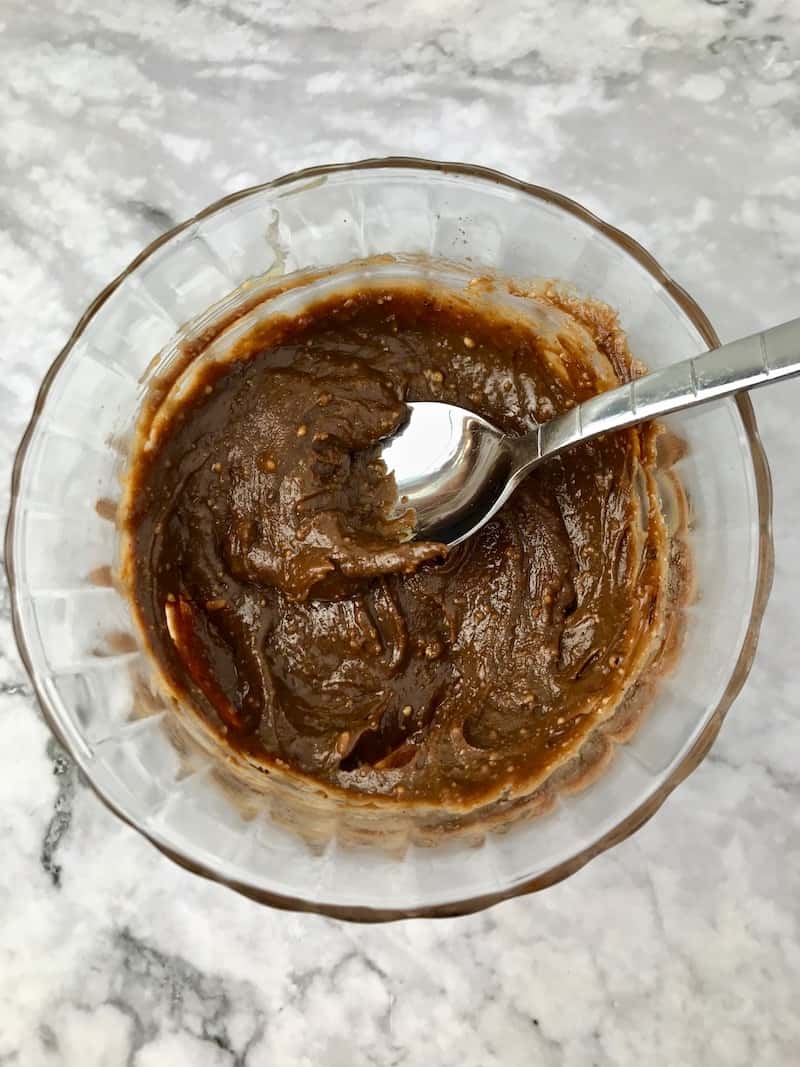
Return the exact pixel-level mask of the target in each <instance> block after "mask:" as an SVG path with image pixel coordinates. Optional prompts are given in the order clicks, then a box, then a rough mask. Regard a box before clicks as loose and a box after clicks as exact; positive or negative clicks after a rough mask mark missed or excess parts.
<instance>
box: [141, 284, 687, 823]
mask: <svg viewBox="0 0 800 1067" xmlns="http://www.w3.org/2000/svg"><path fill="white" fill-rule="evenodd" d="M530 308H531V313H530V315H527V316H526V315H521V314H517V313H515V314H512V313H511V312H507V311H501V310H500V309H499V308H497V307H495V308H494V309H493V310H492V309H491V308H490V307H489V306H488V305H482V306H478V305H477V304H476V305H474V306H473V305H471V304H470V303H469V302H468V301H466V300H465V299H463V298H462V296H461V295H459V294H451V293H448V292H445V291H443V290H436V289H428V290H424V289H422V288H420V287H419V285H418V284H415V285H411V284H409V285H405V286H403V285H401V284H399V283H398V284H397V285H395V286H393V287H390V288H386V287H384V288H372V289H365V290H363V291H348V292H342V293H340V294H339V295H337V296H336V297H330V298H328V299H326V300H325V301H324V302H320V303H317V304H316V305H314V306H313V307H312V308H311V309H310V310H308V311H307V312H306V313H304V314H303V315H300V316H298V317H296V318H293V319H291V318H284V319H278V320H276V321H274V322H272V323H271V324H269V325H268V326H267V327H261V328H260V329H259V331H258V332H257V333H254V334H253V335H252V336H250V337H248V338H246V339H245V341H243V342H240V343H239V346H238V349H237V351H236V352H235V358H232V359H230V360H228V361H226V362H224V363H219V364H210V365H209V366H207V367H205V368H204V369H203V370H202V371H199V372H198V373H197V374H196V375H195V377H194V379H193V382H192V387H191V388H190V389H188V390H186V391H185V395H183V396H182V397H181V400H180V402H179V403H173V405H172V408H171V409H170V411H169V413H168V416H167V415H165V414H164V413H163V412H162V413H161V415H160V417H159V419H158V420H157V428H156V423H153V424H152V426H151V427H150V429H149V433H148V435H147V439H146V442H144V443H142V444H141V445H140V447H139V448H138V451H137V454H136V456H135V458H134V461H133V464H132V468H131V472H130V476H129V491H128V500H129V502H130V503H129V507H128V512H127V515H126V517H125V522H126V529H127V534H128V543H129V546H130V549H129V559H128V560H127V568H128V575H129V581H130V587H131V592H132V596H133V599H134V604H135V607H136V611H137V613H138V616H139V619H140V623H141V626H142V629H143V631H144V633H145V634H146V638H147V641H148V643H149V645H150V648H151V651H152V653H153V654H154V656H155V657H156V659H157V661H158V664H159V666H160V669H161V673H162V675H163V676H165V677H166V678H167V679H168V681H169V685H170V687H171V688H172V690H173V691H175V692H177V693H178V694H179V695H180V696H181V697H182V698H183V699H184V700H186V701H187V702H189V703H190V704H191V705H192V706H193V707H194V709H195V710H196V712H197V714H199V715H201V716H203V717H205V719H206V720H207V722H208V723H209V724H211V726H212V727H213V728H214V729H215V730H216V731H217V732H218V734H219V735H220V736H222V737H223V738H224V739H225V741H226V743H227V744H229V745H230V746H233V747H234V748H236V749H238V750H240V751H242V752H244V753H246V755H247V756H248V758H249V759H250V760H251V761H253V762H255V763H256V764H259V765H262V766H264V767H265V768H269V767H270V766H274V765H279V766H280V767H281V768H283V769H284V770H286V771H288V773H294V774H296V775H298V776H301V777H305V778H308V779H312V780H315V781H317V782H319V783H322V784H323V785H325V786H327V787H332V788H334V789H336V790H344V791H348V792H355V793H358V794H361V795H364V794H367V795H370V796H373V797H375V798H378V797H383V798H385V799H386V800H387V801H389V800H391V799H393V798H394V799H398V800H402V803H404V804H409V803H415V802H419V803H425V804H429V805H434V806H438V805H441V806H443V807H448V808H453V809H456V810H466V809H469V808H473V807H476V806H478V805H481V804H484V803H486V802H488V801H490V800H492V799H493V798H496V797H498V796H501V795H514V794H517V793H521V792H529V791H530V790H531V789H533V788H535V787H536V785H537V784H539V783H541V782H542V781H544V780H545V779H546V778H547V776H548V775H549V774H551V773H552V772H553V770H554V769H555V768H557V767H559V766H560V765H562V764H563V763H564V762H565V761H566V760H568V759H569V758H570V756H572V755H573V754H574V753H576V752H578V751H579V749H580V747H581V745H582V744H583V743H584V741H585V740H586V739H587V738H588V737H589V736H590V735H591V734H592V732H593V731H594V730H596V729H597V728H598V726H599V725H600V724H601V723H603V722H604V721H605V720H607V719H609V717H610V716H612V715H613V714H614V713H615V712H616V711H617V709H618V708H619V706H620V704H621V702H622V701H623V700H624V699H626V697H628V696H629V695H630V693H631V691H632V690H633V689H635V688H636V686H637V685H639V684H640V682H641V679H642V678H643V676H644V674H645V672H647V671H648V669H650V668H651V667H652V665H653V663H654V662H655V661H656V660H657V658H658V656H659V655H660V653H661V651H662V649H663V647H664V645H665V642H666V641H667V640H668V636H669V634H668V631H669V607H668V596H669V590H668V574H669V560H668V555H669V551H668V550H669V545H668V537H667V532H666V529H665V524H664V518H663V515H662V513H661V508H660V506H659V503H658V497H657V491H656V482H655V478H654V468H655V462H656V442H657V437H658V430H657V428H656V427H655V426H653V425H645V426H642V427H639V428H636V429H631V430H626V431H623V432H619V433H616V434H612V435H608V436H606V437H605V438H601V439H599V440H595V441H592V442H590V443H587V444H585V445H583V446H580V447H578V448H575V449H573V450H572V451H571V452H568V453H566V454H564V455H562V456H561V457H559V458H556V459H553V460H551V461H550V462H548V463H547V464H545V465H543V466H542V467H540V468H539V469H538V470H536V471H535V472H534V473H533V474H532V475H531V476H529V477H528V478H527V480H526V481H525V482H524V483H523V484H522V485H521V486H520V488H519V489H518V490H517V491H516V492H515V493H514V494H513V496H512V497H511V498H510V500H509V501H508V503H507V504H506V505H505V507H504V508H503V509H502V510H501V511H500V513H499V514H498V515H497V516H496V517H495V518H494V519H493V520H492V521H491V522H490V523H489V524H488V525H487V526H485V527H484V528H483V529H482V530H480V532H479V533H477V534H476V535H475V536H473V537H472V538H470V539H469V540H467V541H466V542H464V543H463V544H461V545H459V546H458V547H457V548H455V549H452V550H451V551H449V552H448V551H447V550H446V549H445V547H444V546H443V545H440V544H435V543H426V542H417V541H414V540H410V539H409V537H410V531H411V529H412V526H413V516H410V515H407V514H404V513H403V509H402V507H398V506H397V503H398V502H397V501H396V499H395V496H396V494H395V491H394V485H393V482H392V479H391V478H390V477H387V475H386V471H385V469H384V468H383V466H382V464H381V463H380V462H379V461H378V460H377V459H376V448H375V446H376V444H377V442H378V441H380V440H381V438H383V437H385V436H387V435H389V434H391V433H393V432H394V431H395V430H396V429H397V428H398V427H399V426H401V425H402V423H403V420H404V418H405V404H406V402H408V401H414V400H442V401H445V402H448V403H454V404H459V405H462V406H464V407H468V408H470V409H472V410H474V411H476V412H479V413H480V414H481V415H483V416H484V417H486V418H488V419H489V420H491V421H492V422H494V423H495V424H496V425H498V426H500V427H501V428H502V429H503V430H505V431H507V432H509V433H522V432H524V431H526V430H528V429H530V427H531V426H532V425H533V422H534V420H538V421H543V420H545V419H548V418H551V417H552V416H553V415H555V414H557V413H559V412H561V411H564V410H565V409H567V408H569V407H571V406H573V405H574V404H576V403H577V402H579V401H581V400H584V399H586V398H587V397H589V396H591V395H593V394H595V393H597V392H599V391H601V390H604V389H607V388H610V387H612V386H614V385H616V384H618V383H619V382H620V381H623V380H626V379H628V378H630V377H631V375H632V374H633V373H634V366H633V362H632V359H631V357H630V354H629V352H628V349H627V345H626V342H625V339H624V336H623V334H622V333H621V331H620V329H619V326H618V324H617V322H616V319H615V317H614V315H613V313H612V312H611V311H610V310H609V309H608V308H606V307H604V306H602V305H598V304H594V303H591V302H579V301H577V300H571V299H569V298H567V297H565V296H564V295H563V293H561V292H560V291H557V290H556V289H554V288H553V289H544V290H543V291H542V292H540V293H538V294H537V295H536V297H535V298H532V299H531V301H530Z"/></svg>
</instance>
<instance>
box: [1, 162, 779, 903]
mask: <svg viewBox="0 0 800 1067" xmlns="http://www.w3.org/2000/svg"><path fill="white" fill-rule="evenodd" d="M385 253H392V254H395V255H400V256H408V255H411V256H414V255H423V256H428V257H434V258H442V259H444V260H447V261H449V262H450V263H452V264H456V265H459V264H461V265H462V266H465V267H467V268H468V269H469V270H470V271H475V272H479V270H480V269H481V268H489V269H490V270H492V271H495V272H499V273H502V274H505V275H509V276H511V277H516V278H530V277H534V276H535V277H544V278H559V279H563V280H565V281H568V282H570V283H572V284H574V286H575V287H577V289H578V290H579V291H581V292H582V293H584V294H586V295H589V296H595V297H598V298H600V299H602V300H604V301H607V302H608V303H609V304H611V305H612V306H613V307H615V308H616V309H617V310H618V311H619V313H620V318H621V322H622V325H623V327H624V329H625V330H626V332H627V334H628V338H629V341H630V345H631V349H632V351H633V353H634V355H635V356H637V357H639V358H640V359H642V360H643V361H644V362H645V363H646V364H647V365H648V366H650V367H659V366H663V365H664V364H666V363H670V362H673V361H676V360H680V359H684V358H685V357H687V356H690V355H693V354H696V353H699V352H702V351H704V350H706V349H707V348H709V347H712V346H714V345H715V344H717V343H718V341H717V338H716V335H715V334H714V331H713V329H712V327H711V325H710V324H709V322H708V320H707V319H706V318H705V316H704V315H703V313H702V312H701V311H700V309H699V308H698V307H697V306H696V305H695V304H694V303H693V302H692V300H691V299H690V298H689V297H688V296H687V295H686V293H685V292H683V290H682V289H680V288H679V287H678V286H677V285H676V284H675V283H674V282H672V281H671V280H670V279H669V278H668V277H667V275H666V274H665V273H664V272H663V271H662V270H661V268H660V267H659V266H658V265H657V263H656V262H655V261H654V260H653V259H652V257H651V256H650V255H649V254H648V253H647V252H645V251H644V250H643V249H642V248H641V247H640V246H639V245H637V244H636V243H635V242H634V241H632V240H631V239H630V238H629V237H627V236H625V235H624V234H622V233H620V232H619V231H618V230H615V229H613V228H611V227H609V226H607V225H605V224H604V223H603V222H601V221H600V220H599V219H597V218H595V217H594V216H593V215H591V214H590V213H589V212H588V211H586V210H585V209H584V208H582V207H580V206H578V205H577V204H575V203H574V202H572V201H570V200H568V199H566V198H565V197H563V196H560V195H559V194H557V193H553V192H551V191H549V190H547V189H542V188H537V187H535V186H531V185H527V184H525V183H523V182H519V181H515V180H514V179H512V178H509V177H506V176H505V175H502V174H499V173H496V172H494V171H488V170H484V169H481V168H477V167H470V166H462V165H449V164H448V165H444V164H437V163H431V162H426V161H422V160H406V159H388V160H371V161H367V162H363V163H358V164H353V165H345V166H330V167H318V168H314V169H312V170H307V171H303V172H301V173H298V174H294V175H289V176H288V177H284V178H281V179H279V180H277V181H275V182H271V183H269V184H267V185H262V186H258V187H256V188H253V189H248V190H245V191H243V192H241V193H237V194H235V195H233V196H230V197H227V198H226V199H225V200H222V201H220V202H219V203H217V204H214V205H212V206H211V207H209V208H208V209H206V210H205V211H203V212H201V213H200V214H199V215H197V216H196V217H195V218H193V219H190V220H189V221H188V222H186V223H184V224H183V225H181V226H179V227H177V228H176V229H175V230H173V231H172V232H170V233H168V234H165V235H164V236H163V237H161V238H159V239H158V240H157V241H155V242H154V243H153V244H152V245H151V246H150V247H149V248H148V249H146V250H145V251H144V252H143V253H142V254H141V255H140V256H139V257H138V258H137V259H136V260H135V261H134V262H133V263H132V264H131V265H130V267H129V268H128V269H127V270H126V271H125V272H124V273H123V274H122V275H120V277H119V278H117V279H116V280H115V281H114V282H113V283H112V284H111V285H110V286H109V287H108V288H107V289H106V290H105V291H104V292H103V293H102V294H101V295H100V296H99V297H98V298H97V300H95V302H94V303H93V304H92V305H91V307H89V308H88V310H87V311H86V313H85V314H84V316H83V317H82V318H81V320H80V322H79V323H78V326H77V327H76V329H75V332H74V333H73V335H72V337H71V338H70V340H69V343H68V344H67V346H66V348H65V349H64V350H63V352H62V353H61V354H60V355H59V356H58V358H57V359H56V361H55V363H54V364H53V366H52V368H51V369H50V371H49V373H48V374H47V377H46V379H45V382H44V384H43V386H42V389H41V392H40V394H39V397H38V400H37V403H36V408H35V411H34V414H33V418H32V420H31V423H30V425H29V427H28V429H27V431H26V433H25V436H24V439H23V441H22V444H21V446H20V449H19V454H18V456H17V461H16V465H15V468H14V474H13V492H12V507H11V513H10V517H9V521H8V527H7V533H6V561H7V568H8V574H9V580H10V583H11V588H12V593H13V611H14V625H15V631H16V636H17V640H18V643H19V646H20V650H21V653H22V656H23V658H24V660H25V664H26V666H27V668H28V671H29V673H30V675H31V678H32V680H33V683H34V686H35V688H36V692H37V694H38V696H39V700H40V702H41V705H42V708H43V709H44V712H45V714H46V715H47V718H48V721H49V723H50V725H51V727H52V728H53V730H54V731H55V732H56V734H57V735H58V736H59V738H60V739H61V740H62V742H63V743H64V744H65V746H66V747H67V748H68V750H69V751H70V753H71V754H72V756H73V757H74V758H75V760H76V761H77V763H78V764H79V766H80V768H81V770H82V771H83V773H84V774H85V776H86V778H87V779H88V781H89V782H90V783H91V784H92V786H93V787H94V789H95V790H96V791H97V793H98V794H99V796H100V797H101V798H102V799H103V800H104V801H105V802H106V803H107V804H108V805H109V807H110V808H112V809H113V810H114V811H115V812H117V814H118V815H120V816H121V817H122V818H123V819H125V820H126V821H127V822H128V823H130V824H131V825H132V826H134V827H135V828H136V829H138V830H139V831H140V832H141V833H143V834H144V835H145V836H146V837H148V838H149V839H150V840H151V841H152V842H153V843H154V844H155V845H157V846H158V847H159V848H160V849H162V851H164V852H165V853H166V854H167V855H169V856H171V857H172V858H173V859H175V860H176V861H178V862H179V863H181V864H183V865H184V866H186V867H188V868H190V869H191V870H193V871H196V872H197V873H199V874H203V875H206V876H208V877H211V878H215V879H217V880H218V881H220V882H223V883H226V884H228V885H230V886H232V887H233V888H235V889H238V890H240V891H241V892H244V893H246V894H248V895H250V896H252V897H254V898H255V899H257V900H260V901H264V902H268V903H271V904H274V905H278V906H282V907H290V908H297V909H307V910H315V911H319V912H323V913H327V914H331V915H337V916H341V917H346V918H352V919H363V920H376V919H388V918H395V917H404V916H410V915H441V914H458V913H461V912H467V911H471V910H475V909H477V908H480V907H484V906H486V905H487V904H490V903H493V902H495V901H497V900H500V899H503V898H505V897H509V896H512V895H514V894H518V893H522V892H527V891H530V890H534V889H539V888H542V887H544V886H547V885H549V884H551V883H553V882H555V881H557V880H558V879H560V878H563V877H565V876H566V875H568V874H570V873H572V872H573V871H575V870H577V869H578V868H579V867H580V866H581V865H582V864H584V863H585V862H586V861H587V860H588V859H590V858H591V857H592V856H594V855H596V854H597V853H599V852H601V851H602V850H604V849H605V848H608V847H609V846H610V845H612V844H614V843H616V842H617V841H620V840H622V839H623V838H624V837H626V836H627V835H628V834H630V833H631V832H632V831H634V830H635V829H636V828H637V827H638V826H640V825H641V824H642V823H643V822H644V821H645V820H646V819H647V818H648V817H649V816H650V815H652V814H653V812H654V811H655V810H656V809H657V808H658V807H659V805H660V804H661V803H662V802H663V800H664V799H665V797H666V796H667V795H668V794H669V792H670V791H671V790H672V789H673V788H674V787H675V786H676V785H677V784H678V782H680V781H681V780H682V778H684V777H685V776H686V775H687V774H688V773H689V772H690V771H691V770H692V769H693V768H694V767H695V766H696V765H697V764H698V762H699V761H700V760H701V759H702V757H703V756H704V755H705V753H706V752H707V751H708V749H709V747H710V745H711V743H712V741H713V739H714V737H715V736H716V733H717V731H718V729H719V726H720V723H721V721H722V718H723V716H724V715H725V712H726V711H727V710H728V708H729V706H730V704H731V702H732V700H733V698H734V697H735V696H736V694H737V692H738V691H739V689H740V688H741V686H742V684H743V682H744V680H745V678H746V676H747V673H748V670H749V667H750V664H751V661H752V657H753V653H754V651H755V644H756V640H757V636H758V629H759V625H760V622H761V617H762V615H763V611H764V607H765V604H766V599H767V596H768V593H769V586H770V582H771V576H772V544H771V536H770V483H769V473H768V468H767V464H766V459H765V457H764V453H763V451H762V448H761V444H760V442H759V438H758V433H757V429H756V424H755V419H754V416H753V411H752V408H751V405H750V402H749V400H748V399H747V397H746V396H742V397H740V398H738V399H737V400H736V401H731V400H727V401H723V402H719V403H716V404H713V405H710V406H708V407H706V408H704V409H701V410H698V411H695V412H693V413H690V414H686V415H685V416H683V417H679V418H675V419H673V420H672V421H671V423H670V425H671V427H673V428H674V429H675V431H676V432H677V434H678V435H679V436H680V437H681V438H682V439H683V440H684V441H685V442H686V444H687V446H688V447H687V449H686V453H685V455H684V456H683V457H682V458H681V459H680V460H679V462H678V464H677V466H676V470H677V471H678V473H679V474H680V478H681V480H682V482H683V485H684V487H685V489H686V492H687V495H688V499H689V507H690V529H691V544H692V549H693V552H694V558H695V564H696V570H697V595H696V597H695V598H694V600H693V602H692V604H691V605H690V607H689V608H688V610H687V611H686V614H685V633H684V640H683V647H682V651H681V655H680V658H679V660H678V662H677V664H676V666H675V668H674V669H673V670H672V672H671V673H670V674H668V675H667V676H666V677H665V679H664V680H663V682H662V683H661V685H660V687H659V688H658V690H657V692H656V695H655V698H654V701H653V704H652V706H651V708H650V711H649V713H648V714H647V716H646V717H645V718H644V720H643V722H642V723H641V725H640V728H639V729H638V731H637V732H636V733H635V735H634V736H633V738H632V739H630V740H629V741H628V742H627V743H625V744H620V745H617V746H616V747H615V758H614V759H613V760H612V761H611V763H610V765H609V766H608V767H607V769H606V770H605V771H604V773H603V774H602V775H601V776H600V777H599V778H598V780H597V781H596V782H595V783H594V784H592V785H591V786H590V787H588V788H587V789H585V790H582V791H580V792H577V793H574V794H571V795H570V794H567V795H561V796H560V797H559V800H558V803H557V804H555V805H553V806H551V809H550V810H548V811H546V812H545V813H544V814H539V815H538V816H537V817H535V818H527V819H521V820H519V821H517V822H515V823H514V824H513V825H510V826H506V827H503V828H502V829H503V832H499V831H485V830H479V831H478V830H476V832H475V833H474V834H469V833H467V834H461V835H454V836H448V837H445V838H443V839H442V840H441V841H437V838H436V834H435V833H427V834H426V833H424V832H418V831H419V827H417V828H416V831H415V829H414V826H413V820H412V821H411V822H410V823H409V822H408V821H406V822H404V821H403V820H402V819H400V820H399V821H394V822H392V821H391V820H388V819H387V818H386V817H385V816H382V817H381V818H382V819H383V821H382V822H381V824H380V826H381V828H382V830H381V834H382V837H381V843H380V845H378V844H376V843H375V838H374V829H375V824H374V823H373V824H372V831H373V833H372V834H371V833H370V832H368V831H369V829H370V828H369V812H367V813H366V815H365V819H366V822H365V824H364V827H363V828H362V829H365V832H364V833H360V832H359V828H358V826H356V827H355V828H354V827H353V825H352V824H348V823H347V820H346V819H343V818H342V817H341V812H338V811H337V809H336V807H335V805H333V806H331V804H330V803H328V802H327V801H326V800H325V799H324V798H322V797H319V796H316V797H315V796H313V795H308V794H307V795H305V796H304V797H303V804H305V806H306V808H307V810H313V812H314V819H313V820H311V823H309V821H308V820H306V821H305V822H304V824H303V826H302V827H301V829H302V831H303V832H302V834H300V833H297V832H295V830H296V827H294V826H293V825H292V822H293V818H294V816H293V814H292V800H291V798H287V797H283V798H281V797H276V796H271V797H270V796H265V795H263V794H261V793H259V791H258V790H256V789H252V790H251V789H249V788H248V787H247V784H246V782H244V781H243V780H242V778H241V776H237V774H234V773H229V771H228V770H226V767H225V762H224V760H222V759H220V758H215V754H214V752H213V751H211V749H210V748H209V745H208V744H207V738H203V737H201V736H199V735H197V733H196V731H195V732H194V733H193V731H192V728H191V726H189V727H188V728H184V727H186V722H184V724H183V726H181V727H180V728H179V722H180V720H181V716H179V715H176V714H175V713H174V709H169V708H166V707H165V704H164V701H163V700H162V699H161V698H160V697H159V695H158V693H157V692H156V691H155V690H154V688H153V686H152V684H151V680H150V665H149V663H148V662H147V661H146V658H145V657H144V656H143V655H142V653H141V652H140V650H139V646H138V643H137V640H136V636H135V630H134V627H133V624H132V620H131V614H130V611H129V607H128V604H127V602H126V600H125V598H124V597H123V596H122V595H120V593H119V592H118V591H117V589H116V588H115V587H114V584H113V581H112V576H111V570H112V564H113V561H114V559H115V554H116V552H117V540H118V539H117V531H116V528H115V525H114V521H113V520H114V515H115V508H116V503H117V501H118V499H119V495H120V483H119V478H120V473H121V469H122V466H123V463H124V455H125V451H126V444H127V442H128V440H129V435H130V433H131V430H132V428H133V425H134V421H135V418H136V415H137V412H138V410H139V407H140V404H141V402H142V400H143V397H144V395H145V392H146V390H147V387H148V383H150V382H151V381H152V379H153V376H154V374H156V373H158V372H159V371H161V370H163V368H164V366H165V365H167V364H168V363H169V361H170V360H172V359H175V358H176V354H177V353H178V352H179V346H180V345H181V343H182V342H184V341H185V340H186V339H187V338H193V337H196V336H197V335H198V334H199V333H202V332H203V331H204V330H205V329H206V328H207V327H208V326H209V324H210V323H213V322H215V321H218V320H219V318H220V316H224V315H225V314H226V313H227V312H228V311H229V309H230V308H231V307H234V306H237V305H241V303H242V301H243V299H244V297H243V294H245V295H246V294H248V293H252V294H253V295H254V296H255V295H257V294H258V293H261V292H263V291H264V290H265V289H266V288H268V287H269V286H270V285H274V283H275V281H276V279H278V278H283V277H285V276H286V275H290V274H294V273H295V272H301V273H302V272H306V273H307V272H308V271H309V270H311V269H312V268H320V269H323V270H324V269H325V268H330V267H338V266H341V265H342V264H345V263H349V262H351V261H354V260H361V259H364V258H368V257H370V256H375V255H381V254H385ZM242 287H244V288H242ZM232 294H233V295H232ZM184 718H185V719H186V720H187V722H188V721H189V720H191V721H195V717H194V716H188V717H184ZM373 818H374V815H373ZM312 823H313V826H314V829H313V830H311V829H310V828H309V827H310V825H311V824H312ZM434 845H435V847H432V846H434Z"/></svg>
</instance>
